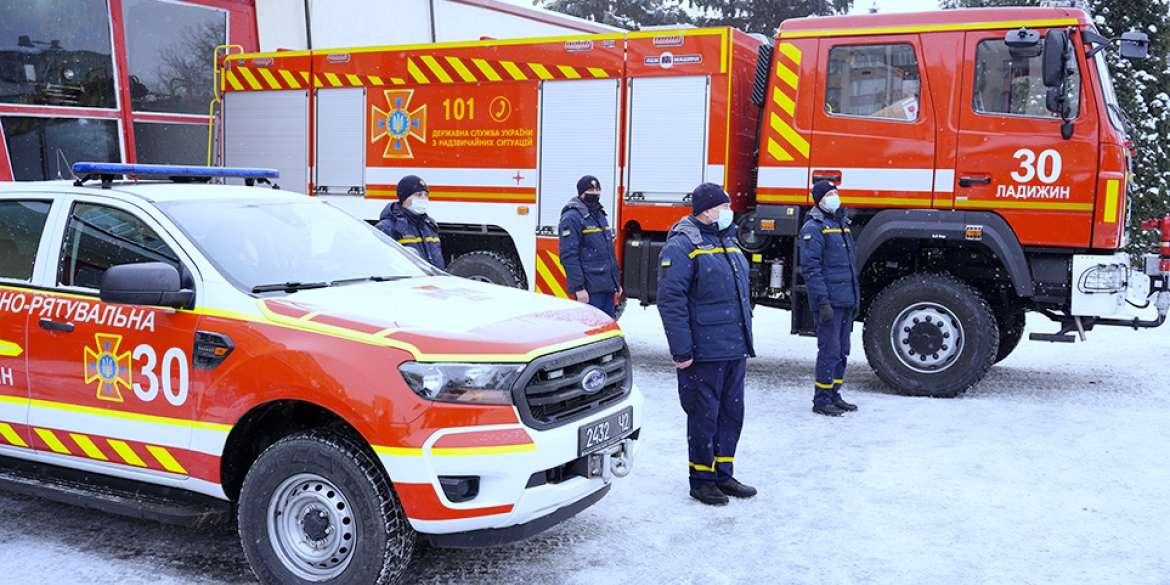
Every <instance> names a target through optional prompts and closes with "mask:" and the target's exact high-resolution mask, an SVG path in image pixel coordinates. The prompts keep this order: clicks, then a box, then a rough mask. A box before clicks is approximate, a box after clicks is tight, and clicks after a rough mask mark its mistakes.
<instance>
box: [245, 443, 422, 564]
mask: <svg viewBox="0 0 1170 585" xmlns="http://www.w3.org/2000/svg"><path fill="white" fill-rule="evenodd" d="M239 527H240V541H241V542H242V544H243V547H244V554H245V555H246V556H247V557H248V563H249V564H251V566H252V570H253V571H255V573H256V576H257V577H258V578H259V579H260V581H261V582H262V583H266V584H272V585H276V584H302V583H303V584H308V583H319V582H322V581H331V582H336V583H396V582H397V581H398V579H399V578H400V577H401V576H402V573H403V572H404V571H405V569H406V566H407V564H408V563H409V562H410V557H411V554H412V552H413V550H414V543H415V534H414V531H413V530H412V529H411V528H410V524H409V522H408V521H407V519H406V515H405V514H404V513H403V511H402V506H401V505H400V504H399V502H398V498H397V496H396V495H395V494H394V489H393V487H392V486H391V485H390V481H389V479H387V477H386V474H385V473H384V472H383V471H382V467H381V465H379V464H378V462H377V461H376V460H375V459H374V457H373V454H372V453H371V452H370V451H369V450H368V449H366V448H364V447H363V446H362V445H361V444H360V443H359V442H358V441H357V440H355V439H353V438H351V437H350V436H349V435H348V434H346V433H340V432H337V431H334V430H329V429H317V430H310V431H306V432H302V433H297V434H294V435H290V436H288V437H285V438H283V439H281V440H280V441H277V442H276V443H274V444H273V445H272V446H271V447H269V448H268V449H266V450H265V451H264V452H263V453H261V454H260V457H259V458H257V459H256V463H255V464H253V465H252V468H251V469H249V470H248V475H247V477H245V478H244V485H243V488H242V489H241V491H240V501H239Z"/></svg>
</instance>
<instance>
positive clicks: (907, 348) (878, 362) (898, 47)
mask: <svg viewBox="0 0 1170 585" xmlns="http://www.w3.org/2000/svg"><path fill="white" fill-rule="evenodd" d="M1113 41H1120V50H1121V52H1122V55H1123V56H1126V57H1129V58H1141V57H1144V55H1145V52H1146V39H1145V35H1143V34H1141V33H1127V34H1126V35H1124V36H1123V37H1122V38H1121V39H1112V40H1111V39H1107V38H1104V37H1102V36H1101V35H1099V34H1098V33H1097V32H1096V31H1095V29H1094V28H1093V25H1092V20H1091V19H1090V18H1089V16H1088V15H1087V14H1086V13H1085V12H1083V11H1081V10H1077V9H1069V8H993V9H975V10H954V11H937V12H928V13H920V14H896V15H864V16H841V17H830V18H810V19H795V20H789V21H786V22H784V23H783V24H782V25H781V26H780V29H779V31H778V33H777V35H776V38H775V39H773V40H769V39H762V38H757V37H754V36H751V35H747V34H744V33H742V32H739V31H736V30H732V29H728V28H715V29H683V30H674V31H645V32H633V33H628V34H624V35H623V34H613V35H593V36H582V37H572V38H556V39H534V40H511V41H493V40H485V41H480V42H471V43H454V44H439V45H425V46H404V47H379V48H361V49H357V48H354V49H337V50H321V51H311V52H277V53H266V54H248V55H244V54H234V55H228V56H226V57H224V58H223V59H221V60H220V69H219V70H218V72H217V73H218V75H219V78H220V84H221V88H222V91H223V96H222V99H223V108H222V112H221V116H220V118H219V120H218V122H217V123H218V128H219V132H218V133H217V140H219V144H218V145H216V151H217V152H219V153H221V154H222V159H223V162H224V163H226V164H231V165H246V166H263V167H275V168H278V169H280V170H281V174H282V176H283V177H285V181H284V184H283V187H284V188H286V189H291V190H296V191H303V192H305V193H311V194H314V195H316V196H319V197H322V198H327V199H329V200H330V201H331V202H333V203H334V204H336V205H339V206H341V207H343V208H345V209H347V210H349V211H351V212H353V213H355V214H357V215H359V216H360V217H362V218H365V219H367V220H371V221H372V220H374V219H376V218H377V217H378V214H379V212H380V211H381V210H382V208H383V206H384V205H385V204H386V203H387V202H388V201H389V200H390V199H392V198H393V197H394V192H393V185H394V183H395V182H396V181H397V180H398V178H400V177H401V176H403V175H406V174H417V175H420V176H422V177H423V178H424V179H426V180H427V182H428V183H429V184H430V185H431V199H432V205H431V208H432V212H431V215H432V216H434V217H436V218H437V219H438V220H439V221H440V227H441V230H442V236H443V249H444V254H445V255H446V256H447V257H448V258H447V260H448V267H449V270H450V271H451V272H453V273H455V274H458V275H461V276H468V277H472V278H480V279H484V280H490V281H492V282H496V283H500V284H506V285H511V286H519V287H532V288H535V290H538V291H541V292H544V293H547V294H553V295H557V296H566V295H565V291H564V287H563V282H564V272H563V270H562V269H561V267H560V264H559V261H558V257H557V238H556V234H555V231H554V230H555V227H556V225H557V223H558V220H559V216H560V210H561V208H562V206H563V205H564V204H565V202H566V201H568V199H569V198H570V197H571V196H572V195H574V190H573V186H574V184H575V181H576V179H577V178H578V177H580V176H581V175H584V174H592V175H596V176H598V177H599V178H600V179H601V182H602V184H603V188H604V191H605V195H604V196H603V202H604V204H605V206H606V209H608V210H610V211H611V218H612V219H613V220H614V221H613V223H614V224H615V225H616V226H618V227H619V228H620V236H619V242H618V245H619V246H620V257H621V259H622V263H623V274H624V276H623V280H624V288H625V291H626V295H627V296H628V297H630V298H635V299H639V300H640V301H642V302H643V303H652V302H654V300H655V299H654V296H655V288H656V270H655V269H656V260H657V254H658V251H659V250H660V249H661V246H662V245H663V243H664V241H665V236H666V233H667V230H668V229H669V227H670V226H671V225H672V224H673V223H674V222H675V221H677V220H678V219H679V218H680V217H681V216H683V215H685V214H686V213H687V212H688V211H689V201H688V199H689V193H690V190H691V189H693V188H694V187H695V186H696V185H698V184H699V183H700V182H703V181H712V182H716V183H719V184H721V185H723V186H724V188H725V189H726V190H727V191H728V193H729V194H731V197H732V208H733V209H734V210H735V212H736V214H737V220H736V221H737V222H738V223H739V225H740V227H741V228H742V232H741V237H740V244H741V248H742V250H743V252H744V253H745V254H747V256H748V258H749V260H750V261H751V263H752V286H753V297H754V299H755V302H756V303H757V304H760V305H765V306H772V307H778V308H783V309H789V310H790V311H791V317H792V326H791V327H792V331H793V332H794V333H811V329H812V323H811V317H810V314H809V311H807V310H806V300H805V290H804V285H803V280H802V278H801V275H800V270H799V250H798V248H797V246H796V245H795V239H794V236H795V235H796V233H797V232H798V230H799V228H800V226H801V224H802V221H803V218H804V213H805V212H806V211H807V210H808V209H809V208H810V207H811V201H810V199H809V197H808V192H809V186H810V185H811V184H812V183H813V182H815V181H816V180H819V179H822V178H824V179H829V180H832V181H834V182H836V183H837V184H838V186H839V191H840V193H841V195H842V200H843V202H844V204H845V205H846V206H848V207H849V208H851V215H852V218H853V221H854V236H855V238H856V242H857V255H858V264H859V267H861V277H862V296H863V306H862V312H861V315H862V318H863V319H864V323H865V325H864V335H863V337H864V341H865V351H866V355H867V358H868V360H869V363H870V365H871V366H872V367H873V369H874V370H875V371H876V372H877V374H878V376H879V377H880V378H881V379H882V380H883V381H884V382H886V383H887V384H888V385H889V386H891V387H892V388H894V389H895V390H897V391H899V392H903V393H907V394H914V395H932V396H954V395H956V394H959V393H961V392H963V391H964V390H966V389H967V388H969V387H971V386H972V385H974V384H975V383H976V382H978V381H979V380H980V379H981V378H982V376H983V375H984V374H985V373H986V372H987V370H988V368H990V367H991V365H992V364H993V363H995V362H996V361H999V360H1002V359H1003V358H1005V357H1006V356H1007V355H1008V354H1009V353H1011V351H1012V350H1013V349H1014V348H1015V347H1016V345H1017V343H1018V342H1019V341H1020V339H1021V337H1022V335H1023V329H1024V314H1025V312H1026V311H1039V312H1042V313H1043V314H1044V315H1046V316H1048V317H1049V318H1051V319H1052V320H1053V321H1054V322H1055V323H1056V324H1057V325H1059V332H1058V333H1055V334H1038V333H1034V334H1032V337H1033V338H1035V339H1041V340H1047V341H1073V340H1074V339H1075V337H1074V336H1072V335H1069V334H1070V333H1071V332H1079V333H1080V334H1081V335H1082V336H1083V334H1084V331H1087V330H1090V329H1092V328H1093V327H1094V326H1096V325H1124V326H1127V327H1134V328H1141V327H1153V326H1158V325H1160V324H1161V323H1162V322H1163V321H1164V319H1165V313H1166V308H1167V305H1170V292H1167V283H1166V275H1165V272H1164V271H1162V270H1161V267H1160V266H1159V265H1158V262H1148V263H1147V265H1148V270H1147V272H1148V273H1149V276H1153V278H1152V279H1151V278H1149V276H1147V274H1145V273H1143V272H1142V271H1140V270H1136V269H1134V268H1132V266H1131V261H1130V259H1129V258H1128V256H1127V255H1125V254H1123V253H1120V252H1119V250H1120V248H1121V247H1122V246H1123V245H1124V243H1125V233H1124V225H1125V221H1126V217H1127V213H1128V207H1127V205H1126V202H1127V198H1128V193H1129V192H1130V191H1131V190H1132V189H1133V188H1134V185H1133V184H1132V181H1131V180H1130V176H1129V165H1130V156H1131V153H1130V145H1131V144H1132V143H1130V142H1129V141H1128V138H1127V135H1128V130H1127V125H1128V122H1127V121H1126V120H1125V119H1124V116H1123V115H1122V113H1121V110H1120V108H1119V106H1118V103H1117V98H1116V95H1115V94H1114V90H1113V85H1112V81H1111V78H1110V72H1109V69H1108V67H1107V66H1106V62H1105V60H1104V55H1103V54H1102V52H1101V51H1102V49H1104V48H1106V46H1107V45H1109V44H1110V43H1111V42H1113ZM1150 298H1153V299H1154V302H1155V303H1156V305H1157V308H1158V317H1157V318H1156V319H1145V320H1143V319H1140V318H1137V317H1135V316H1133V315H1132V314H1130V313H1128V312H1127V305H1128V304H1135V305H1139V306H1141V305H1144V304H1145V303H1148V302H1149V299H1150Z"/></svg>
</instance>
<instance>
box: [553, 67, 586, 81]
mask: <svg viewBox="0 0 1170 585" xmlns="http://www.w3.org/2000/svg"><path fill="white" fill-rule="evenodd" d="M557 69H560V70H561V75H564V76H565V77H567V78H569V79H581V74H580V73H577V70H576V69H573V68H572V67H569V66H568V65H557Z"/></svg>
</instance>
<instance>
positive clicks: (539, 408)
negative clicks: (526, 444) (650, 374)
mask: <svg viewBox="0 0 1170 585" xmlns="http://www.w3.org/2000/svg"><path fill="white" fill-rule="evenodd" d="M632 369H633V368H632V367H631V364H630V351H629V349H628V348H627V347H626V342H625V340H624V339H623V338H621V337H614V338H610V339H606V340H604V341H599V342H597V343H591V344H589V345H584V346H581V347H576V348H573V349H570V350H566V351H562V352H558V353H554V354H550V355H546V356H543V357H540V358H537V359H536V360H535V361H533V362H532V364H531V365H530V366H529V367H528V369H527V370H526V371H525V373H524V377H523V378H522V379H521V383H520V385H519V390H518V392H517V393H518V394H519V396H517V398H518V399H519V400H517V401H516V404H517V406H518V407H519V408H518V410H519V411H520V414H521V416H522V417H523V418H524V422H526V423H528V424H529V425H530V426H532V427H533V428H536V429H541V430H543V429H550V428H554V427H558V426H561V425H563V424H567V423H570V422H572V421H575V420H579V419H581V418H584V417H586V416H588V415H590V414H592V413H594V412H597V411H598V410H601V409H603V408H606V407H608V406H609V405H611V404H613V403H615V402H620V401H621V400H622V399H623V398H625V397H626V395H628V394H629V393H630V388H631V386H632V380H631V376H630V373H631V371H632Z"/></svg>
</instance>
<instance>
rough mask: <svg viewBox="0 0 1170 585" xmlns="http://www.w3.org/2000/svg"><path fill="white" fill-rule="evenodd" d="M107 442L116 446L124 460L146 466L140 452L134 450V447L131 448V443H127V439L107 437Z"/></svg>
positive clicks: (131, 463) (138, 465) (115, 449)
mask: <svg viewBox="0 0 1170 585" xmlns="http://www.w3.org/2000/svg"><path fill="white" fill-rule="evenodd" d="M106 442H107V443H109V444H110V446H111V447H113V448H114V451H116V452H117V453H118V456H119V457H121V458H122V460H123V461H125V462H126V463H129V464H130V465H134V466H137V467H146V462H145V461H143V460H142V458H140V457H139V456H138V454H137V453H135V452H134V449H131V448H130V445H127V444H126V442H125V441H119V440H117V439H106Z"/></svg>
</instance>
